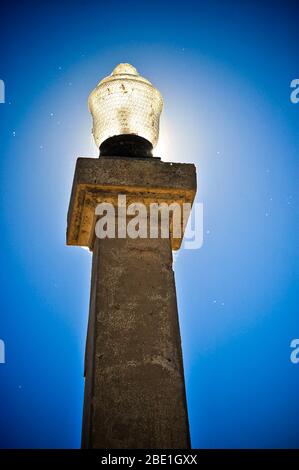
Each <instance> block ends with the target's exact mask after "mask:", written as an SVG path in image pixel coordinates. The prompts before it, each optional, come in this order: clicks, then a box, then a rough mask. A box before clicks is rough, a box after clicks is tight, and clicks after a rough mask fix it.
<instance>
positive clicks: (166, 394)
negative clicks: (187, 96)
mask: <svg viewBox="0 0 299 470" xmlns="http://www.w3.org/2000/svg"><path fill="white" fill-rule="evenodd" d="M85 374H86V394H85V403H84V422H83V441H82V443H83V446H84V447H89V448H108V449H109V448H189V447H190V440H189V428H188V417H187V408H186V398H185V386H184V373H183V362H182V353H181V341H180V332H179V324H178V313H177V303H176V292H175V282H174V273H173V270H172V251H171V244H170V239H161V238H160V239H140V238H139V239H135V240H132V239H129V238H127V239H105V240H99V239H96V242H95V246H94V253H93V269H92V286H91V303H90V320H89V327H88V339H87V349H86V368H85Z"/></svg>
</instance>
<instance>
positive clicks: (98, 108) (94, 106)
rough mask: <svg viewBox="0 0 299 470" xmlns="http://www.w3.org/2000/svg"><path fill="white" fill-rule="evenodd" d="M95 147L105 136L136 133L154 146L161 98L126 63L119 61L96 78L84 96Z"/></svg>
mask: <svg viewBox="0 0 299 470" xmlns="http://www.w3.org/2000/svg"><path fill="white" fill-rule="evenodd" d="M88 105H89V110H90V112H91V114H92V117H93V135H94V139H95V142H96V145H97V147H100V149H101V148H103V147H104V146H105V142H108V140H107V139H109V140H111V138H116V139H118V142H119V141H120V140H121V139H122V138H123V137H124V136H126V138H127V136H138V137H139V139H140V140H144V139H145V142H147V143H149V145H150V147H151V149H152V148H153V147H155V145H156V144H157V142H158V137H159V119H160V114H161V111H162V107H163V99H162V96H161V94H160V93H159V91H158V90H157V89H156V88H155V87H154V86H153V85H152V84H151V83H150V82H149V81H148V80H146V79H145V78H143V77H141V76H140V75H139V73H138V72H137V70H136V69H135V67H133V66H132V65H130V64H119V65H118V66H117V67H115V69H114V70H113V72H112V74H111V75H110V76H109V77H106V78H104V79H103V80H101V81H100V82H99V84H98V85H97V86H96V88H95V89H94V90H93V91H92V92H91V94H90V96H89V100H88Z"/></svg>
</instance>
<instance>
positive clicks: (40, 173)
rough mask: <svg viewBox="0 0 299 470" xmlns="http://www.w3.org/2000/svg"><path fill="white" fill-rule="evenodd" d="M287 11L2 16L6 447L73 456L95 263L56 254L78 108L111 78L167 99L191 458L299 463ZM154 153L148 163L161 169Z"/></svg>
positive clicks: (164, 154) (89, 5)
mask: <svg viewBox="0 0 299 470" xmlns="http://www.w3.org/2000/svg"><path fill="white" fill-rule="evenodd" d="M295 13H296V12H295V5H294V4H292V2H280V3H279V2H272V3H271V7H270V6H269V5H267V3H266V2H263V1H259V2H254V1H251V2H246V1H245V2H233V1H222V2H220V1H204V2H201V1H197V2H195V1H194V2H190V1H186V2H183V3H176V2H167V1H165V2H157V1H152V2H149V3H146V2H140V3H139V4H137V3H136V2H130V1H128V2H126V3H125V4H124V3H123V2H101V1H98V2H95V1H94V2H93V1H86V2H84V1H81V2H78V1H72V2H65V1H60V2H47V1H46V2H43V3H40V4H39V5H34V3H30V2H14V5H12V4H10V3H9V2H6V5H5V4H3V3H2V5H1V19H2V26H1V31H0V39H1V48H0V79H2V80H4V82H5V85H6V102H5V104H0V184H1V191H0V234H1V241H2V250H1V253H0V259H1V264H0V276H1V284H0V295H1V316H0V338H1V339H2V340H3V341H4V342H5V350H6V363H5V364H0V409H1V413H0V446H1V447H74V448H76V447H79V446H80V433H81V416H82V398H83V356H84V347H85V334H86V322H87V315H88V302H89V283H90V265H91V256H90V254H89V253H88V252H87V251H85V250H82V249H81V248H75V247H66V246H65V230H66V213H67V207H68V201H69V196H70V189H71V183H72V177H73V171H74V166H75V162H76V158H77V157H78V156H96V155H97V150H96V148H95V146H94V144H93V142H92V139H91V118H90V115H89V112H88V109H87V97H88V95H89V93H90V91H91V90H92V89H93V88H94V86H95V85H96V83H97V82H98V81H99V80H100V79H101V78H102V77H103V76H106V75H108V74H109V73H110V72H111V71H112V69H113V68H114V66H115V65H116V64H117V63H119V62H130V63H132V64H133V65H134V66H136V67H137V69H138V70H139V71H140V73H141V74H142V75H144V76H145V77H147V78H148V79H150V80H151V81H152V82H153V83H154V84H155V86H157V88H158V89H159V90H160V91H161V93H162V95H163V97H164V102H165V108H164V111H163V116H162V122H161V143H160V146H159V148H158V149H157V152H159V156H161V158H162V159H164V160H169V161H181V162H194V163H195V164H196V166H197V173H198V192H197V199H196V200H197V201H198V202H202V203H203V204H204V244H203V247H202V248H201V249H200V250H196V251H193V250H182V251H181V252H180V253H179V254H178V257H177V260H176V264H175V276H176V284H177V293H178V305H179V315H180V324H181V334H182V343H183V353H184V367H185V375H186V387H187V399H188V407H189V420H190V429H191V438H192V445H193V447H198V448H216V447H219V448H229V447H246V448H251V447H298V445H299V441H298V421H299V406H298V386H299V365H296V364H292V363H291V361H290V353H291V350H290V342H291V340H292V339H294V338H298V337H299V321H298V300H299V298H298V297H299V289H298V287H299V286H298V254H299V249H298V228H299V227H298V144H299V138H298V123H299V104H297V105H296V104H293V103H291V101H290V92H291V89H290V83H291V81H292V80H293V79H294V78H299V69H298V51H297V50H296V48H297V44H298V20H297V19H296V16H295ZM157 152H156V153H157Z"/></svg>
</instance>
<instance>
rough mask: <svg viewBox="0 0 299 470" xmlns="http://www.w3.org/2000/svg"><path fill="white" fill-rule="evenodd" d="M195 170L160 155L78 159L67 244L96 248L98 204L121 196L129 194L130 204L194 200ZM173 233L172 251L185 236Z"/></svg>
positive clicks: (116, 201)
mask: <svg viewBox="0 0 299 470" xmlns="http://www.w3.org/2000/svg"><path fill="white" fill-rule="evenodd" d="M195 193H196V170H195V166H194V165H193V164H184V163H169V162H162V161H161V160H160V159H158V158H132V157H130V158H126V157H101V158H99V159H96V158H78V160H77V164H76V170H75V176H74V181H73V188H72V193H71V199H70V205H69V211H68V226H67V244H68V245H77V246H86V247H89V248H90V249H92V248H93V245H94V238H95V223H96V214H95V208H96V206H97V205H98V204H99V203H103V202H109V203H112V204H113V205H114V206H115V207H116V206H117V203H118V195H119V194H124V195H126V199H127V204H131V203H137V202H138V203H139V202H141V203H143V204H145V205H146V206H149V205H150V204H151V203H165V202H166V203H167V204H168V205H170V204H172V203H178V204H179V205H180V206H181V207H182V206H183V204H184V203H190V204H192V203H193V200H194V197H195ZM183 235H184V233H183V229H182V235H181V238H175V237H173V236H172V233H170V237H171V245H172V249H173V250H177V249H179V247H180V245H181V241H182V238H183Z"/></svg>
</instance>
